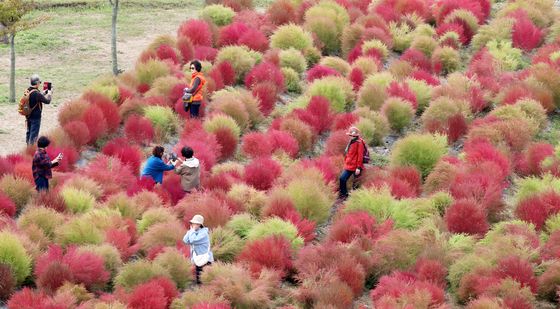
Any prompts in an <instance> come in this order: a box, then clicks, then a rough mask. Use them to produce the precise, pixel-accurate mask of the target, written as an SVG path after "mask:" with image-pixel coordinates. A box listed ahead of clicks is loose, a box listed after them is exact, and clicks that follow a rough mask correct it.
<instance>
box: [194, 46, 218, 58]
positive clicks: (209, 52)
mask: <svg viewBox="0 0 560 309" xmlns="http://www.w3.org/2000/svg"><path fill="white" fill-rule="evenodd" d="M216 55H218V50H217V49H215V48H213V47H210V46H204V45H196V46H195V47H194V58H195V59H199V60H208V61H214V60H215V59H216Z"/></svg>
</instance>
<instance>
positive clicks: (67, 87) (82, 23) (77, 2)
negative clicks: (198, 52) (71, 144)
mask: <svg viewBox="0 0 560 309" xmlns="http://www.w3.org/2000/svg"><path fill="white" fill-rule="evenodd" d="M36 3H37V5H38V9H37V10H36V11H34V12H33V13H31V14H30V17H33V16H38V15H48V16H49V17H50V19H49V20H48V21H46V22H44V23H42V24H41V25H39V26H38V27H36V28H34V29H30V30H28V31H25V32H21V33H20V34H18V35H17V36H16V100H17V99H18V98H19V97H20V94H21V93H22V92H23V90H24V89H25V88H26V87H27V85H28V83H29V82H28V79H27V78H28V77H29V76H30V75H31V74H33V73H35V72H36V73H39V74H40V76H41V77H42V79H43V80H44V81H51V82H52V83H53V85H54V87H55V89H56V90H55V102H54V103H55V104H60V103H63V102H65V101H67V100H69V99H71V98H74V97H77V96H78V95H79V94H80V93H81V92H82V90H83V88H84V87H85V86H86V85H88V84H90V83H91V81H92V80H94V79H95V78H97V77H99V76H102V75H104V74H110V73H111V68H112V66H111V56H110V50H111V43H110V41H111V5H110V4H109V1H108V0H37V1H36ZM202 6H203V2H202V1H193V0H186V1H180V0H137V1H127V0H124V1H121V7H120V10H119V17H118V18H119V19H118V30H117V33H118V42H117V48H118V53H119V54H118V57H119V68H121V69H123V70H130V69H133V68H134V63H135V61H136V59H137V57H138V55H139V54H140V53H141V52H142V50H144V48H146V47H147V45H148V44H149V43H150V42H151V41H152V40H153V39H154V38H156V37H157V36H159V35H162V34H175V33H176V30H177V28H178V27H179V25H180V23H181V22H182V21H184V20H186V19H188V18H192V17H196V16H198V13H199V11H200V9H201V8H202ZM9 52H10V49H9V46H8V45H4V44H2V45H0V104H1V103H7V102H8V92H9V75H10V74H9V68H10V57H9Z"/></svg>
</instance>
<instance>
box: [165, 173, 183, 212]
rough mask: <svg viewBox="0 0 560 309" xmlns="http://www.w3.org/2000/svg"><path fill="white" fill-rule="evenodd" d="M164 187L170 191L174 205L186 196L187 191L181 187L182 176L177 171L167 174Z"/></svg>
mask: <svg viewBox="0 0 560 309" xmlns="http://www.w3.org/2000/svg"><path fill="white" fill-rule="evenodd" d="M162 187H163V188H164V189H165V190H166V191H167V192H168V193H169V196H170V197H171V202H172V203H173V204H172V205H175V204H177V202H178V201H179V200H180V199H182V198H183V196H185V191H183V189H182V188H181V176H179V175H177V174H175V173H170V174H169V175H166V176H165V178H164V180H163V184H162Z"/></svg>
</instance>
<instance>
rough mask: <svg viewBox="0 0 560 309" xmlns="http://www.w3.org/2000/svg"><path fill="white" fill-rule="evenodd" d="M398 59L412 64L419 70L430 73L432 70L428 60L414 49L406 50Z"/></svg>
mask: <svg viewBox="0 0 560 309" xmlns="http://www.w3.org/2000/svg"><path fill="white" fill-rule="evenodd" d="M400 59H401V60H403V61H406V62H408V63H410V64H412V65H413V66H415V67H416V68H418V69H420V70H424V71H430V70H431V69H432V64H431V61H430V59H428V57H426V55H424V53H423V52H421V51H419V50H417V49H414V48H409V49H407V50H406V51H405V52H404V53H403V54H402V56H401V58H400Z"/></svg>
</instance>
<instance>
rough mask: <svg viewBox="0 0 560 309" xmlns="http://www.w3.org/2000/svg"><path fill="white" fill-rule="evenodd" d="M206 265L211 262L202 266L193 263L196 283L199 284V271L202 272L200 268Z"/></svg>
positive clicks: (209, 263)
mask: <svg viewBox="0 0 560 309" xmlns="http://www.w3.org/2000/svg"><path fill="white" fill-rule="evenodd" d="M208 265H212V263H211V262H208V263H207V264H206V265H204V266H196V265H195V273H196V284H201V282H200V273H202V270H203V269H204V267H206V266H208Z"/></svg>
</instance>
